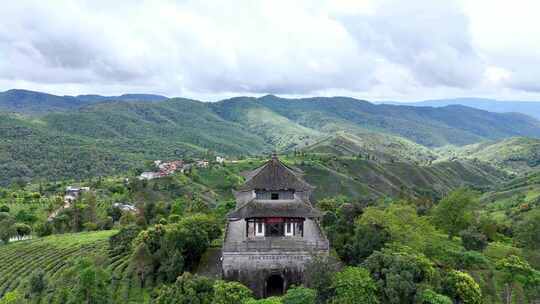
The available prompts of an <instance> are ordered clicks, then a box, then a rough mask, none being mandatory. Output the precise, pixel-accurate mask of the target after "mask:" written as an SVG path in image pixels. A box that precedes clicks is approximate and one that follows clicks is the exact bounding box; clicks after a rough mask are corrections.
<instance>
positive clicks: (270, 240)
mask: <svg viewBox="0 0 540 304" xmlns="http://www.w3.org/2000/svg"><path fill="white" fill-rule="evenodd" d="M328 248H329V244H328V241H326V240H319V241H306V240H294V239H286V238H280V237H265V238H264V239H254V240H245V241H238V242H235V241H228V242H227V241H226V242H225V243H224V244H223V252H248V251H261V252H266V251H326V250H328Z"/></svg>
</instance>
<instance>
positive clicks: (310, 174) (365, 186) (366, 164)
mask: <svg viewBox="0 0 540 304" xmlns="http://www.w3.org/2000/svg"><path fill="white" fill-rule="evenodd" d="M299 164H300V165H299V167H300V168H301V169H302V170H303V171H304V172H305V174H306V175H305V177H306V180H307V181H308V182H310V183H312V184H313V185H315V186H317V188H316V189H315V192H314V195H315V198H323V197H328V196H336V195H340V194H341V195H346V196H350V197H352V198H355V199H360V198H365V197H381V196H394V197H396V196H398V195H399V194H400V193H401V192H402V191H406V192H407V193H410V194H413V195H425V194H428V195H433V196H435V197H440V196H442V195H443V194H444V193H447V192H449V191H450V190H452V189H455V188H457V187H460V186H467V185H468V186H473V187H478V188H488V187H491V186H493V185H495V184H497V183H499V182H501V181H504V180H505V179H506V178H507V176H506V174H505V173H504V172H501V171H499V170H496V169H493V168H492V167H490V166H487V165H485V164H481V163H473V162H441V163H436V164H434V165H432V166H416V165H414V164H410V163H402V162H396V163H378V162H373V161H366V160H357V159H352V158H339V159H330V160H328V161H325V162H318V161H316V162H304V164H303V165H302V163H299Z"/></svg>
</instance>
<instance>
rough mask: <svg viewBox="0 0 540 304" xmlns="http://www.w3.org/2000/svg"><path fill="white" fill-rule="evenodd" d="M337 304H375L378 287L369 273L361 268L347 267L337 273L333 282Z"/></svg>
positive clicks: (334, 298)
mask: <svg viewBox="0 0 540 304" xmlns="http://www.w3.org/2000/svg"><path fill="white" fill-rule="evenodd" d="M332 288H333V289H334V290H335V296H334V297H333V298H332V303H335V304H375V303H379V301H378V300H377V286H376V285H375V282H373V280H372V279H371V277H370V274H369V271H367V270H366V269H365V268H361V267H350V266H349V267H345V268H344V269H343V270H342V271H340V272H338V273H336V275H335V276H334V279H333V282H332Z"/></svg>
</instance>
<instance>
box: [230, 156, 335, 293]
mask: <svg viewBox="0 0 540 304" xmlns="http://www.w3.org/2000/svg"><path fill="white" fill-rule="evenodd" d="M245 176H246V182H245V183H244V184H243V185H242V186H241V187H240V188H239V189H238V191H235V192H234V195H235V197H236V208H235V210H233V211H232V212H231V213H229V214H228V224H227V228H226V233H225V238H224V244H223V256H222V267H223V277H224V278H225V279H226V280H234V281H239V282H241V283H243V284H245V285H246V286H248V287H249V288H251V289H252V290H253V292H254V294H255V295H256V296H257V297H268V296H272V295H279V294H282V293H283V292H284V291H285V290H286V289H287V288H288V287H290V286H292V285H299V284H301V283H302V281H303V270H304V265H305V263H306V262H307V261H309V260H310V259H311V258H312V257H313V255H321V254H322V255H327V254H328V248H329V246H328V240H327V239H326V237H325V235H324V233H323V232H322V230H321V228H320V226H319V218H320V216H321V213H320V211H318V210H317V209H316V208H314V207H313V206H312V204H311V202H310V200H309V197H310V194H311V192H312V190H313V188H314V187H313V186H311V185H309V184H308V183H306V182H305V181H304V180H303V179H302V177H301V173H300V172H298V171H297V170H295V169H293V168H290V167H288V166H286V165H285V164H283V163H282V162H281V161H280V160H279V159H278V158H277V156H276V155H273V156H272V159H270V160H269V161H268V162H266V163H265V164H264V165H263V166H261V167H260V168H257V169H255V170H253V171H251V172H249V173H247V174H246V175H245Z"/></svg>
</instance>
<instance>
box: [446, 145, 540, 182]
mask: <svg viewBox="0 0 540 304" xmlns="http://www.w3.org/2000/svg"><path fill="white" fill-rule="evenodd" d="M437 152H439V154H440V155H441V156H443V157H446V158H450V159H456V158H464V159H476V160H480V161H484V162H488V163H491V164H493V165H495V166H497V167H499V168H502V169H506V170H508V171H510V172H513V173H515V174H522V173H525V172H528V171H531V170H533V171H534V170H538V168H539V166H540V140H539V139H536V138H526V137H514V138H507V139H502V140H497V141H485V142H481V143H477V144H472V145H467V146H463V147H455V146H453V147H452V146H450V147H443V148H441V149H438V150H437Z"/></svg>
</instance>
